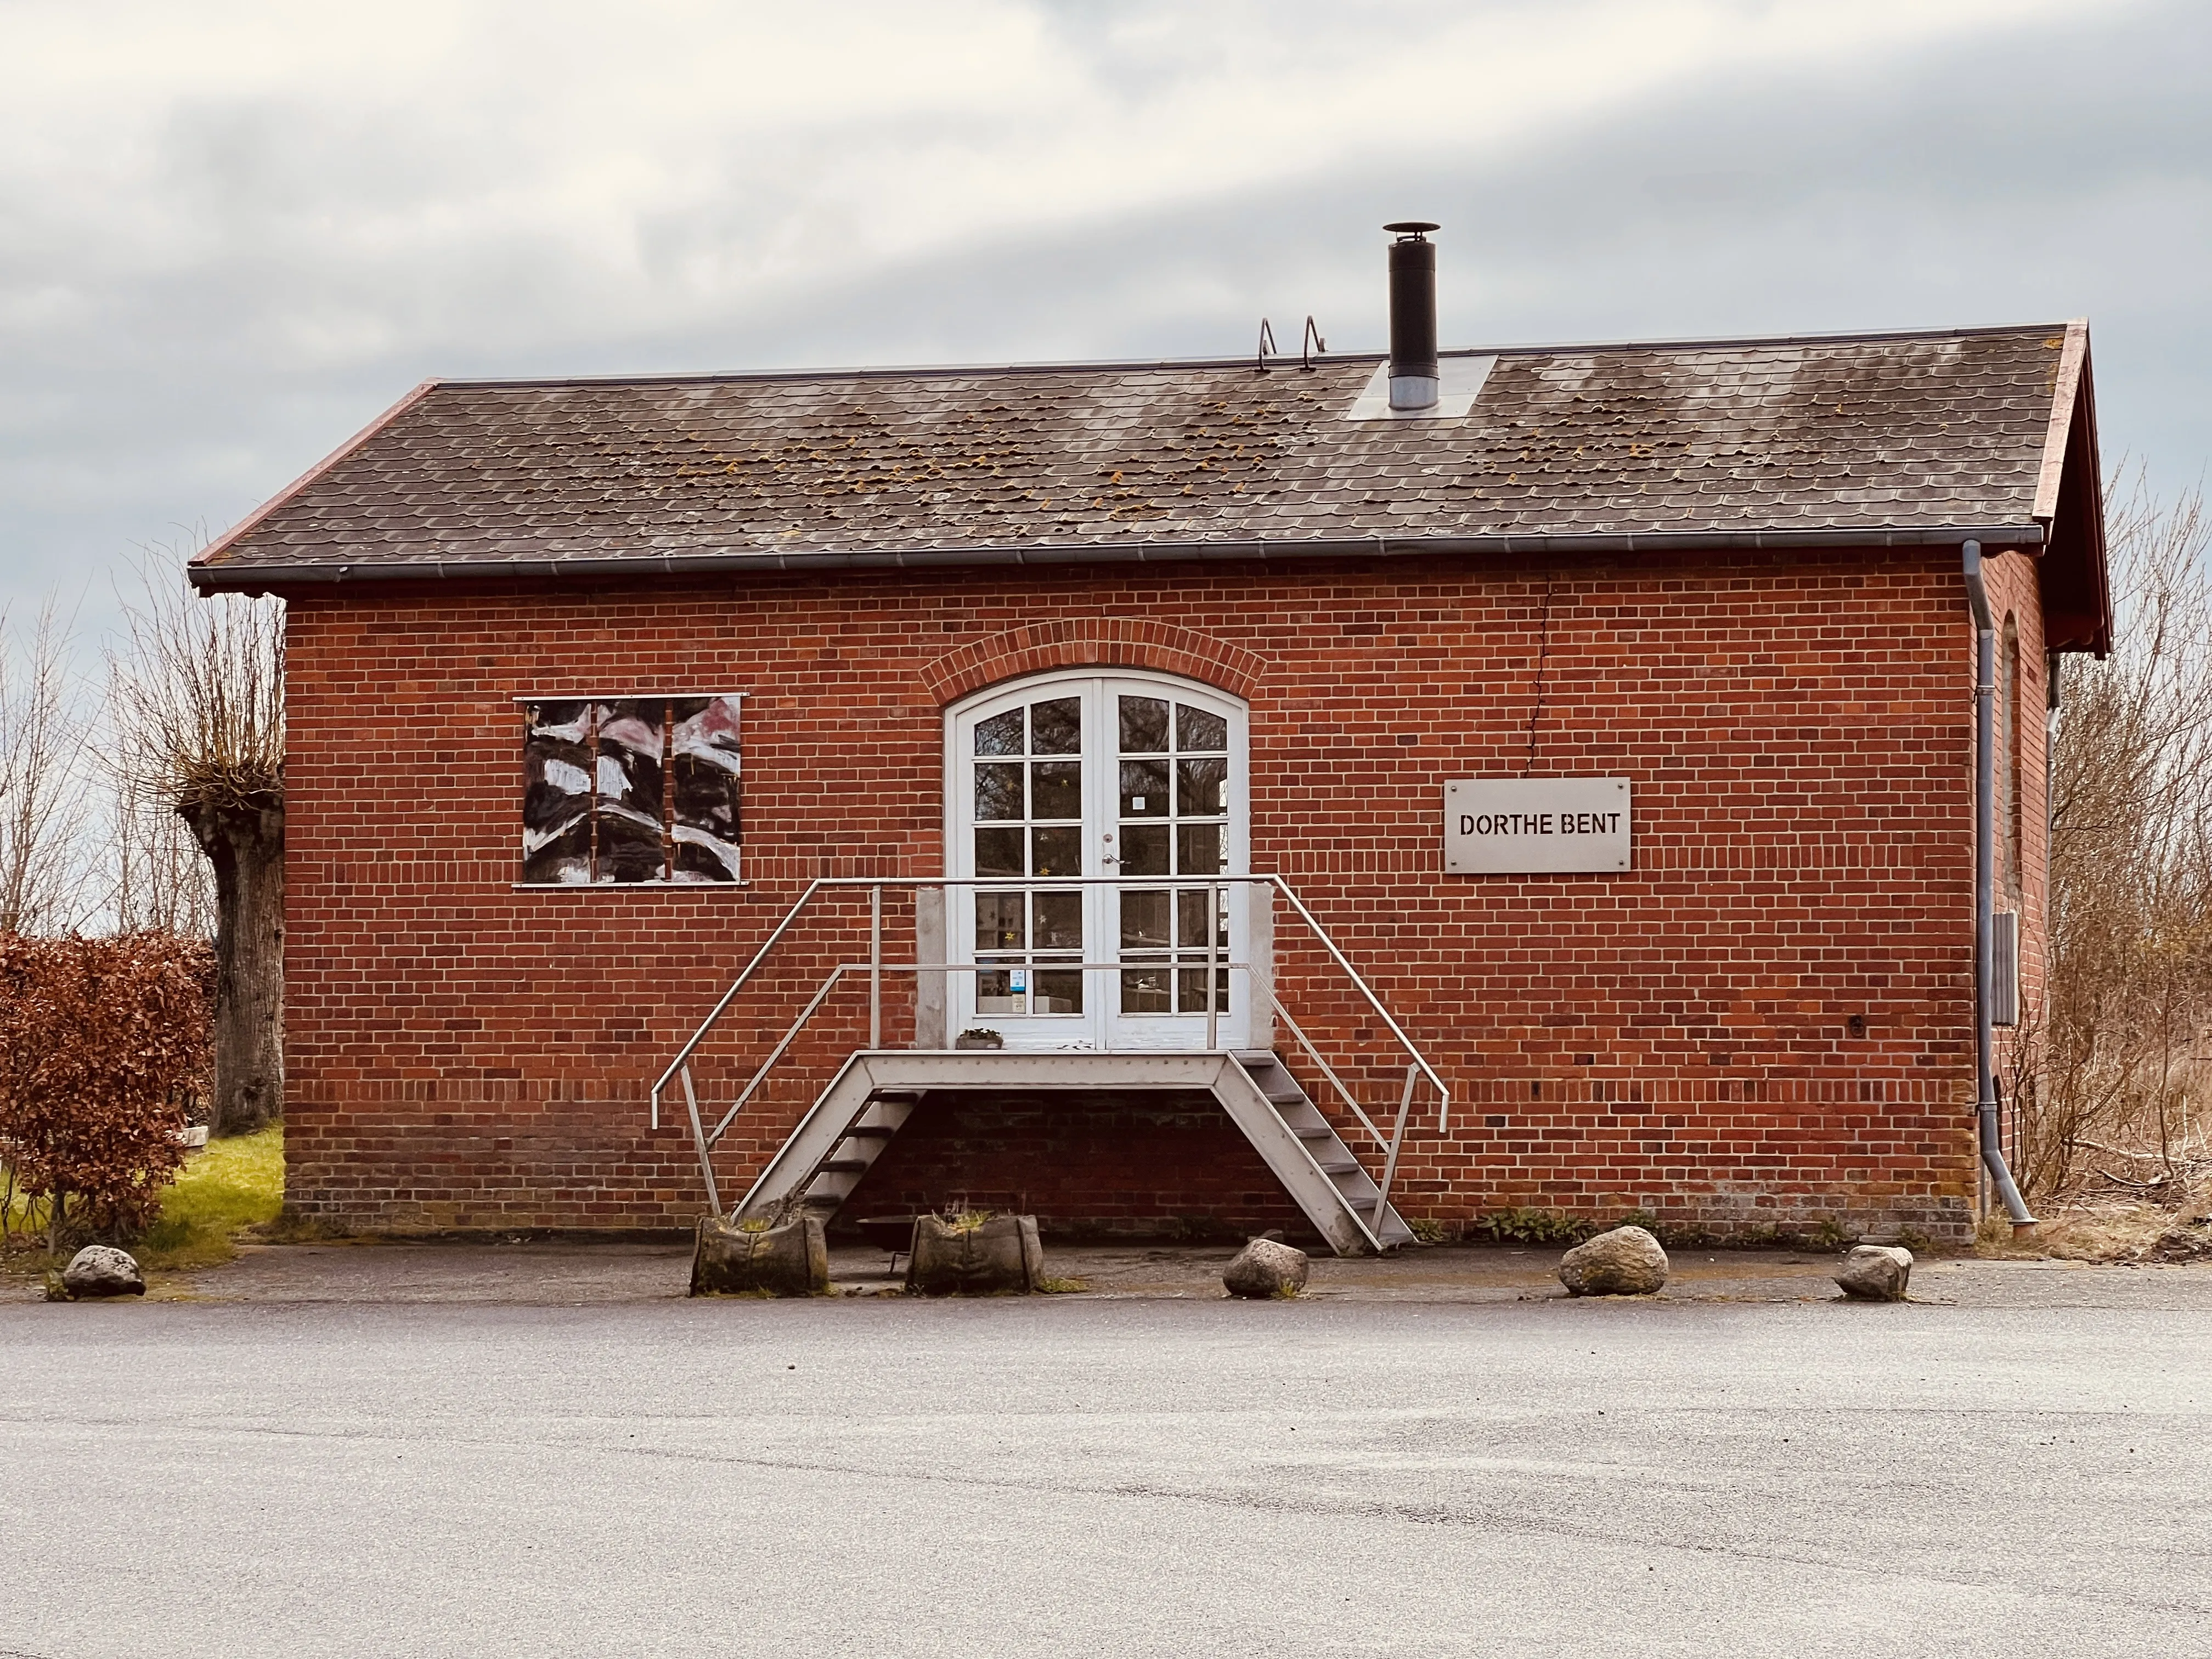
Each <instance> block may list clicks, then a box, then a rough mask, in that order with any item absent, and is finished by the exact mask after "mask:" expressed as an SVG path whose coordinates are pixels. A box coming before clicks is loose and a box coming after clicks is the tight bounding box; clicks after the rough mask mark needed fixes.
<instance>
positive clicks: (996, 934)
mask: <svg viewBox="0 0 2212 1659" xmlns="http://www.w3.org/2000/svg"><path fill="white" fill-rule="evenodd" d="M1027 943H1028V940H1027V939H1025V938H1024V936H1023V933H1022V896H1021V895H1020V894H1019V893H978V894H976V895H975V949H976V951H978V952H979V953H985V952H990V951H1018V950H1021V949H1022V948H1023V947H1024V945H1026V944H1027Z"/></svg>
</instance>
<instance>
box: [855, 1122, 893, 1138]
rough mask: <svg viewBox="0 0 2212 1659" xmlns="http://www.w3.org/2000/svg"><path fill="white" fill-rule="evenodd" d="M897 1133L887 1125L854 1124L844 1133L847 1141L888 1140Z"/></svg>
mask: <svg viewBox="0 0 2212 1659" xmlns="http://www.w3.org/2000/svg"><path fill="white" fill-rule="evenodd" d="M896 1133H898V1131H897V1130H896V1129H894V1128H893V1127H891V1126H890V1125H889V1124H888V1123H856V1124H854V1126H853V1127H851V1128H849V1129H848V1130H846V1131H845V1139H848V1140H889V1139H890V1138H891V1137H892V1136H893V1135H895V1134H896Z"/></svg>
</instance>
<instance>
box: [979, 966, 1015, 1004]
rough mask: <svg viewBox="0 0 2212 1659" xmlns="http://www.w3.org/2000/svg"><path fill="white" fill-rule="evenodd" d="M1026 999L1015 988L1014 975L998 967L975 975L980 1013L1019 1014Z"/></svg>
mask: <svg viewBox="0 0 2212 1659" xmlns="http://www.w3.org/2000/svg"><path fill="white" fill-rule="evenodd" d="M1025 1000H1026V999H1025V998H1024V997H1023V996H1022V995H1021V994H1019V993H1018V992H1017V991H1016V990H1015V989H1014V976H1013V975H1012V973H1011V972H1010V971H1008V970H1006V969H994V970H990V971H987V972H984V973H980V974H978V975H975V1012H977V1013H979V1014H1018V1013H1021V1012H1024V1008H1023V1006H1022V1005H1023V1003H1024V1001H1025Z"/></svg>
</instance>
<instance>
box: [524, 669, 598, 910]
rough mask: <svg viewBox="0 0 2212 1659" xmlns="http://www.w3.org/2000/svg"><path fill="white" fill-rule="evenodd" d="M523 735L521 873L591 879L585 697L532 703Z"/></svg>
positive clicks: (536, 877) (589, 722)
mask: <svg viewBox="0 0 2212 1659" xmlns="http://www.w3.org/2000/svg"><path fill="white" fill-rule="evenodd" d="M591 729H592V719H591V709H590V706H589V705H588V704H586V703H583V702H542V703H534V704H532V705H531V707H530V709H529V711H528V714H527V715H526V725H525V726H524V728H523V739H522V779H523V788H522V878H523V880H525V881H546V882H563V883H581V882H588V881H589V880H591V878H592V822H591V804H590V796H591V788H592V749H591V743H590V737H591Z"/></svg>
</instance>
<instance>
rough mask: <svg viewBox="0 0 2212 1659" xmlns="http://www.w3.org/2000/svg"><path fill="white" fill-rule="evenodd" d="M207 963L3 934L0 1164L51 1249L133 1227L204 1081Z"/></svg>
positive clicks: (153, 1194) (106, 943)
mask: <svg viewBox="0 0 2212 1659" xmlns="http://www.w3.org/2000/svg"><path fill="white" fill-rule="evenodd" d="M214 982H215V963H214V956H213V953H212V952H211V951H210V950H209V948H208V947H207V945H205V944H204V943H202V942H200V941H197V940H192V939H176V938H173V937H171V936H169V935H167V934H161V933H126V934H122V935H119V936H118V937H115V938H112V939H79V938H75V937H66V938H61V939H23V938H0V1162H4V1163H5V1164H7V1165H8V1166H9V1172H10V1175H11V1176H12V1178H13V1181H14V1183H15V1186H16V1187H17V1188H18V1189H19V1190H20V1191H21V1192H22V1193H24V1194H27V1195H28V1196H29V1197H31V1198H33V1199H39V1200H46V1204H45V1205H44V1206H42V1207H44V1208H45V1209H46V1212H47V1218H48V1224H49V1229H50V1242H52V1243H61V1242H62V1241H63V1240H64V1238H70V1239H73V1238H76V1237H124V1236H128V1235H131V1234H133V1233H136V1232H137V1231H139V1230H140V1229H141V1228H143V1226H144V1225H145V1223H146V1222H147V1221H148V1220H149V1218H151V1215H152V1212H153V1210H154V1208H155V1201H156V1199H157V1196H158V1194H160V1192H161V1188H162V1187H163V1185H165V1184H166V1183H167V1181H168V1178H169V1177H170V1176H171V1175H172V1174H173V1173H174V1171H175V1170H176V1168H177V1166H178V1165H179V1164H180V1163H181V1162H182V1161H183V1156H184V1154H183V1150H182V1148H181V1147H180V1146H179V1144H178V1131H179V1130H180V1129H182V1128H183V1127H184V1125H185V1107H186V1104H187V1103H188V1102H189V1100H190V1099H191V1097H192V1095H193V1093H194V1092H195V1091H197V1090H199V1089H203V1088H204V1086H205V1083H206V1073H207V1070H208V1062H209V1037H210V1020H211V1015H212V1005H213V1000H214Z"/></svg>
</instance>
